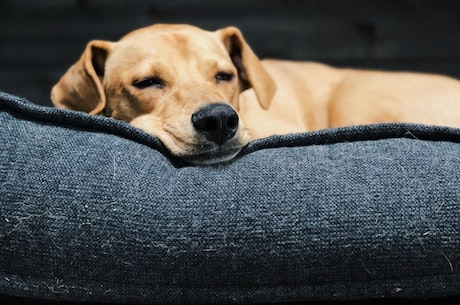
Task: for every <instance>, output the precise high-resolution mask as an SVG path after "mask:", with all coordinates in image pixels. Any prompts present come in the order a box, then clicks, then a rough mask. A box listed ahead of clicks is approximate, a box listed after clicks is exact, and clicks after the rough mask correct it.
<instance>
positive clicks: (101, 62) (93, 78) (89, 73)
mask: <svg viewBox="0 0 460 305" xmlns="http://www.w3.org/2000/svg"><path fill="white" fill-rule="evenodd" d="M111 46H112V43H111V42H108V41H100V40H93V41H91V42H89V43H88V44H87V46H86V49H85V51H84V52H83V54H82V55H81V57H80V59H79V60H78V61H77V62H76V63H75V64H73V65H72V66H71V67H70V68H69V70H67V72H66V73H65V74H64V75H63V76H62V77H61V79H60V80H59V82H58V83H57V84H56V85H54V87H53V89H52V90H51V100H52V102H53V104H54V105H55V106H57V107H60V108H65V109H71V110H78V111H83V112H87V113H90V114H98V113H100V112H101V111H102V110H103V109H104V107H105V93H104V88H103V86H102V78H103V77H104V67H105V61H106V59H107V55H108V53H109V51H110V49H111Z"/></svg>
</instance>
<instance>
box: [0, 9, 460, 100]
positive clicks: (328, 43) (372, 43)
mask: <svg viewBox="0 0 460 305" xmlns="http://www.w3.org/2000/svg"><path fill="white" fill-rule="evenodd" d="M157 22H168V23H191V24H195V25H198V26H201V27H204V28H206V29H210V30H213V29H217V28H219V27H223V26H226V25H236V26H238V27H240V28H241V30H242V31H243V33H244V34H245V36H246V39H247V40H248V41H249V43H250V44H251V45H252V47H253V49H254V50H255V51H256V52H257V53H258V54H259V56H260V57H262V58H264V57H276V58H289V59H299V60H316V61H322V62H326V63H330V64H333V65H338V66H353V67H363V68H383V69H398V70H415V71H427V72H439V73H445V74H449V75H452V76H455V77H459V78H460V1H457V0H452V1H447V0H438V1H432V0H421V1H417V0H374V1H368V0H305V1H300V0H282V1H281V0H278V1H275V0H266V1H248V0H236V1H212V0H205V1H186V0H162V1H154V0H150V1H148V0H137V1H136V0H93V1H90V0H67V1H66V0H35V1H28V0H19V1H18V0H0V90H1V91H6V92H9V93H13V94H17V95H21V96H25V97H27V98H29V99H31V100H32V101H34V102H37V103H40V104H45V105H49V104H50V101H49V91H50V88H51V87H52V85H53V84H54V83H55V82H56V81H57V80H58V78H59V77H60V75H62V74H63V73H64V71H65V70H66V69H67V68H68V67H69V66H70V65H71V64H72V63H73V62H74V61H76V60H77V59H78V57H79V56H80V54H81V52H82V50H83V49H84V46H85V44H86V43H87V42H88V41H89V40H91V39H108V40H117V39H118V38H120V37H121V36H122V35H124V34H125V33H127V32H129V31H131V30H133V29H135V28H138V27H142V26H146V25H149V24H152V23H157Z"/></svg>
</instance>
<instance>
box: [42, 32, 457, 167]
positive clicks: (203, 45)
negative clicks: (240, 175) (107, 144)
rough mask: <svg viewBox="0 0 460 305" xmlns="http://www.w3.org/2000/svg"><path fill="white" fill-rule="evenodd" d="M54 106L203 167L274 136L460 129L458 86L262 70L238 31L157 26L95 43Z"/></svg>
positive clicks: (275, 63)
mask: <svg viewBox="0 0 460 305" xmlns="http://www.w3.org/2000/svg"><path fill="white" fill-rule="evenodd" d="M51 98H52V101H53V103H54V104H55V105H56V106H58V107H63V108H66V109H74V110H79V111H84V112H87V113H90V114H104V115H107V116H111V117H114V118H115V119H119V120H123V121H126V122H128V123H130V124H132V125H133V126H136V127H138V128H141V129H143V130H145V131H146V132H148V133H150V134H152V135H154V136H156V137H158V138H159V139H160V140H161V141H162V143H163V144H164V145H165V146H166V147H167V148H168V149H169V150H170V151H171V152H172V153H173V154H174V155H176V156H178V157H180V158H183V159H184V160H186V161H188V162H191V163H194V164H210V163H216V162H221V161H225V160H229V159H231V158H233V157H234V156H235V155H236V154H237V153H238V152H239V151H240V149H241V148H242V147H243V146H244V145H246V144H247V143H248V141H250V140H252V139H257V138H261V137H266V136H270V135H273V134H285V133H295V132H305V131H311V130H316V129H323V128H331V127H339V126H347V125H357V124H370V123H380V122H411V123H423V124H433V125H446V126H453V127H460V82H459V81H457V80H454V79H452V78H449V77H445V76H439V75H428V74H415V73H390V72H378V71H359V70H350V69H335V68H332V67H329V66H326V65H323V64H318V63H311V62H291V61H279V60H264V61H260V60H259V59H258V58H257V56H256V55H255V54H254V53H253V51H252V50H251V48H250V47H249V46H248V44H247V43H246V41H245V40H244V39H243V36H242V35H241V33H240V31H239V30H238V29H237V28H235V27H228V28H224V29H221V30H218V31H215V32H208V31H204V30H201V29H199V28H196V27H192V26H188V25H154V26H150V27H147V28H143V29H140V30H137V31H134V32H131V33H130V34H128V35H127V36H125V37H123V38H122V39H121V40H120V41H118V42H108V41H91V42H90V43H89V44H88V45H87V47H86V49H85V51H84V53H83V55H82V56H81V58H80V60H79V61H78V62H76V63H75V64H74V65H73V66H72V67H71V68H70V69H69V70H68V71H67V72H66V74H65V75H64V76H63V77H62V78H61V80H60V81H59V82H58V83H57V84H56V85H55V86H54V88H53V90H52V93H51ZM237 111H238V113H237Z"/></svg>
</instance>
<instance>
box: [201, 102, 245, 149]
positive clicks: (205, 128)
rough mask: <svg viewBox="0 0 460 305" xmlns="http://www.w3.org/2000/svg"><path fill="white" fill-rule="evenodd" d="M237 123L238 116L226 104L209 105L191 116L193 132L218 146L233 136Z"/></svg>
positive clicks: (236, 129)
mask: <svg viewBox="0 0 460 305" xmlns="http://www.w3.org/2000/svg"><path fill="white" fill-rule="evenodd" d="M238 121H239V118H238V114H237V113H236V112H235V110H233V108H232V107H230V106H228V105H226V104H211V105H208V106H205V107H203V108H201V109H199V110H198V111H197V112H195V113H194V114H192V124H193V127H194V128H195V130H196V131H197V132H198V133H199V134H202V135H204V136H205V138H206V139H207V140H208V141H211V142H214V143H216V144H217V145H219V146H222V145H223V144H224V143H225V142H226V141H228V140H229V139H231V138H233V137H234V136H235V134H236V132H237V131H238Z"/></svg>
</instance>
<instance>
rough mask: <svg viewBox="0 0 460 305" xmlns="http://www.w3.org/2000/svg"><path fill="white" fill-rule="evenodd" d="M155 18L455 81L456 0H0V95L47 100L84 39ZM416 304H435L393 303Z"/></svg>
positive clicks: (305, 56)
mask: <svg viewBox="0 0 460 305" xmlns="http://www.w3.org/2000/svg"><path fill="white" fill-rule="evenodd" d="M157 22H168V23H191V24H195V25H198V26H201V27H204V28H206V29H209V30H214V29H217V28H219V27H223V26H227V25H236V26H238V27H239V28H240V29H241V30H242V31H243V33H244V34H245V36H246V39H247V40H248V42H249V43H250V44H251V46H252V47H253V49H254V50H255V51H256V53H257V54H258V55H259V56H260V57H261V58H264V57H275V58H286V59H297V60H315V61H321V62H325V63H329V64H333V65H337V66H348V67H350V66H351V67H359V68H379V69H396V70H413V71H426V72H438V73H444V74H448V75H451V76H454V77H458V78H460V1H458V0H436V1H434V0H419V1H417V0H373V1H369V0H304V1H300V0H278V1H275V0H265V1H248V0H234V1H232V0H228V1H212V0H204V1H187V0H162V1H155V0H93V1H90V0H32V1H30V0H0V91H5V92H8V93H12V94H16V95H20V96H24V97H26V98H28V99H30V100H32V101H34V102H36V103H40V104H43V105H50V104H51V103H50V100H49V91H50V89H51V87H52V85H53V84H54V83H55V82H56V81H57V80H58V79H59V77H60V76H61V75H62V74H63V73H64V72H65V70H66V69H67V68H68V67H69V66H70V65H71V64H72V63H73V62H75V61H76V60H77V59H78V58H79V56H80V54H81V52H82V51H83V49H84V47H85V45H86V43H87V42H88V41H89V40H91V39H107V40H117V39H118V38H120V37H121V36H122V35H124V34H125V33H127V32H129V31H131V30H133V29H135V28H138V27H142V26H146V25H150V24H152V23H157ZM19 301H20V300H18V299H17V298H9V297H6V296H3V297H2V296H0V302H2V303H3V302H4V303H16V304H18V303H21V304H23V303H22V302H19ZM23 301H24V304H25V303H29V301H30V303H31V304H33V303H34V302H35V301H31V300H23ZM417 302H420V304H422V303H423V304H436V303H437V301H433V303H431V302H430V301H425V302H421V301H416V302H409V303H407V301H406V300H401V301H400V302H396V303H398V304H406V303H407V304H415V303H417ZM374 303H376V304H384V303H385V304H386V301H385V302H383V301H381V302H379V301H375V302H374ZM38 304H45V302H43V303H42V302H38ZM329 304H336V303H335V302H334V303H329ZM345 304H350V302H346V303H345ZM358 304H367V301H366V302H364V301H363V302H358Z"/></svg>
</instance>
